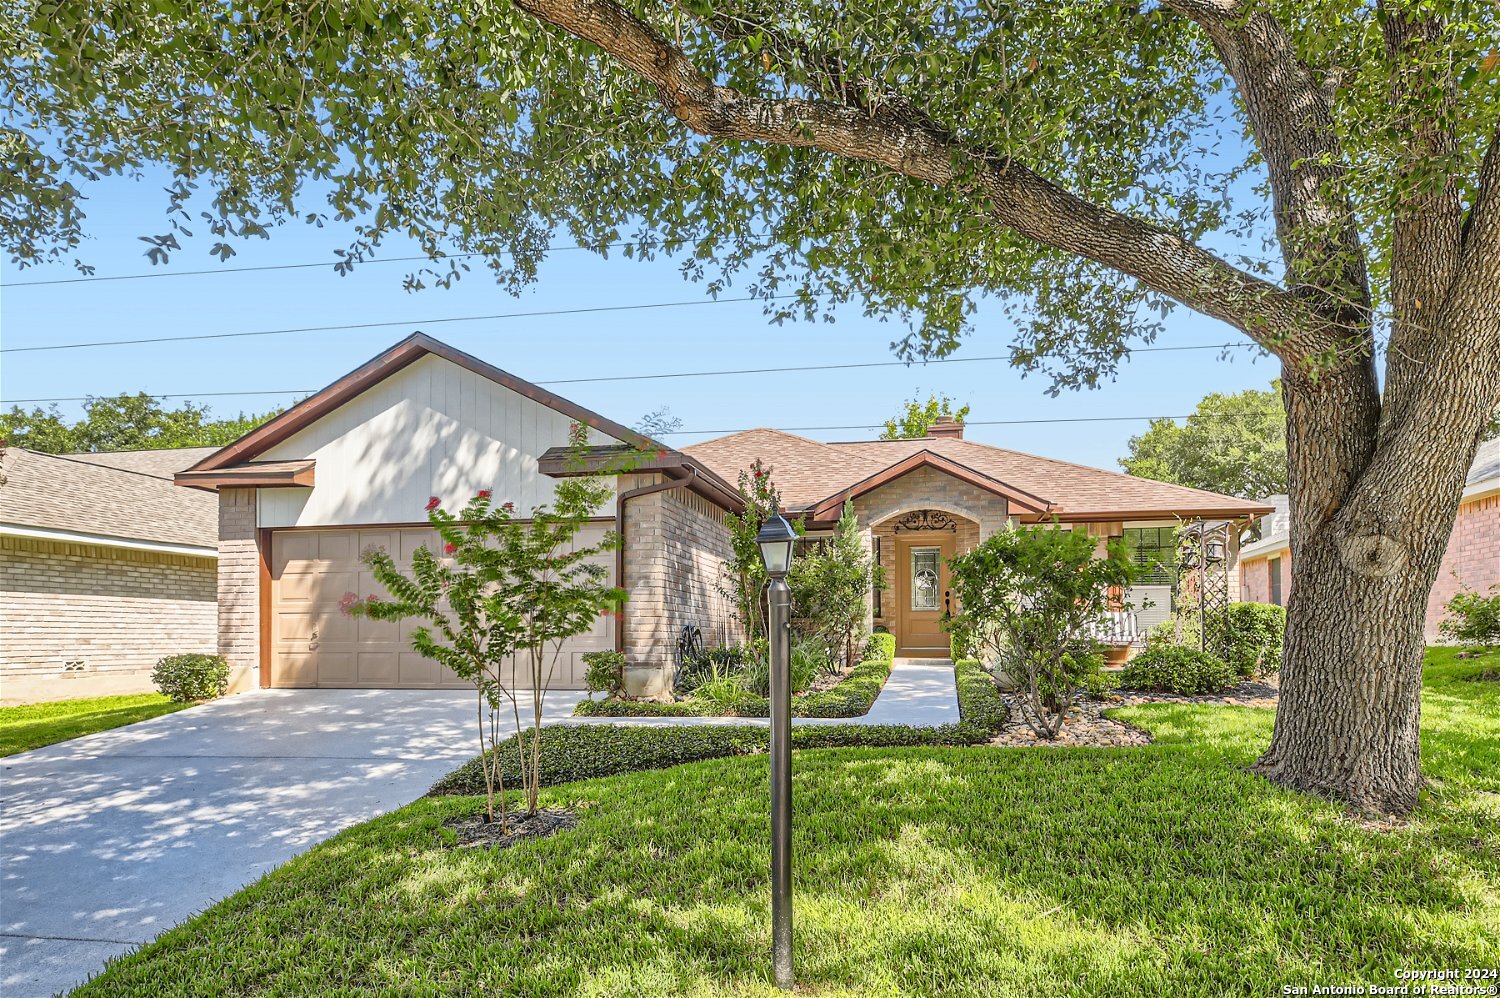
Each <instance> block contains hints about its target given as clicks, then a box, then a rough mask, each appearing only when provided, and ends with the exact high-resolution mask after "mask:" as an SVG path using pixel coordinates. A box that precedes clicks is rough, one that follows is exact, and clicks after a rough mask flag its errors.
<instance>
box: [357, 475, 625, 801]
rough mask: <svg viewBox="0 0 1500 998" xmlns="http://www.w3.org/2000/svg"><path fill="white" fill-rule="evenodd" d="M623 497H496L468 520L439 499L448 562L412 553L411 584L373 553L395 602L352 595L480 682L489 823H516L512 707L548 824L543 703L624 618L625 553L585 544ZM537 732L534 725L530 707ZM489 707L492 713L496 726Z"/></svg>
mask: <svg viewBox="0 0 1500 998" xmlns="http://www.w3.org/2000/svg"><path fill="white" fill-rule="evenodd" d="M610 494H611V491H610V488H609V485H608V484H607V482H606V480H605V479H602V478H584V477H578V478H566V479H563V480H561V481H560V482H559V483H558V484H557V486H556V488H555V490H554V496H553V501H552V503H551V504H550V505H540V506H535V507H533V508H532V510H531V513H530V516H529V517H528V518H525V519H522V518H518V517H517V516H516V515H515V508H514V506H513V505H512V504H511V503H508V502H507V503H503V504H500V505H495V504H494V502H493V501H492V499H491V495H490V493H489V492H488V491H482V492H480V493H479V494H478V495H476V496H474V498H472V499H470V500H469V501H468V502H467V503H466V504H465V505H464V507H463V508H462V509H461V510H459V511H458V512H457V513H453V512H450V511H449V510H447V509H445V508H444V507H443V505H442V502H441V500H439V499H438V497H436V496H433V497H432V498H431V499H429V500H428V502H427V518H428V521H429V522H430V523H431V524H432V526H433V529H434V530H436V531H437V534H438V538H439V540H440V541H441V542H442V554H441V555H439V554H437V553H435V552H433V551H432V550H430V549H428V548H427V547H426V546H425V545H424V546H422V547H419V548H418V549H417V550H416V551H415V552H413V554H412V558H411V563H410V565H409V574H408V573H406V572H403V571H402V569H401V567H400V566H399V565H398V564H397V563H396V561H395V559H394V558H393V557H392V556H391V555H390V553H389V552H387V551H385V550H382V549H380V548H372V549H371V550H369V551H366V552H365V553H364V556H363V557H364V561H365V564H366V565H368V566H369V568H370V571H371V573H372V574H373V575H374V576H375V579H376V581H377V582H379V583H380V584H381V585H383V586H384V587H385V588H386V590H387V592H388V593H389V596H388V597H385V598H382V597H379V596H370V597H368V598H367V599H365V600H358V599H357V598H355V597H353V594H350V596H349V597H346V603H345V609H346V610H347V612H349V613H352V614H356V615H362V616H368V617H371V618H373V619H375V620H391V621H395V620H405V619H414V620H418V621H420V623H419V624H417V625H416V626H415V627H414V628H413V629H412V636H411V641H412V648H413V649H414V650H415V651H416V652H418V653H419V654H421V655H425V656H426V657H428V658H431V659H433V660H434V661H436V662H438V663H440V664H441V665H444V666H447V667H448V668H449V669H451V670H453V672H454V673H455V674H457V675H458V676H459V677H460V678H461V679H464V680H466V681H468V682H470V683H472V684H473V686H474V689H475V691H476V693H477V694H478V703H479V713H478V722H479V746H480V755H481V758H482V759H484V760H486V764H485V766H484V778H485V795H486V811H485V813H486V816H487V818H488V820H490V821H494V820H496V813H495V800H496V792H497V790H498V792H499V800H500V813H499V820H500V822H501V824H502V829H503V826H504V824H505V820H506V815H505V785H504V779H503V776H502V775H501V762H500V758H499V748H500V742H501V740H502V739H501V738H500V730H501V728H500V724H499V723H498V713H499V711H500V710H501V709H503V707H504V705H505V704H506V703H509V704H510V707H511V711H512V714H513V717H514V720H515V725H516V731H517V732H518V734H517V737H516V751H517V753H518V756H519V760H518V761H519V771H520V774H521V791H522V794H523V796H524V798H525V802H526V812H527V814H529V815H534V814H536V810H537V792H538V790H539V789H540V786H541V778H540V773H541V763H542V739H541V727H542V704H543V698H544V697H545V696H546V694H547V690H548V689H549V687H550V686H551V683H552V680H553V678H554V676H555V673H556V670H557V663H558V659H559V657H560V655H561V654H562V648H563V645H564V643H565V642H566V641H567V640H568V639H569V638H572V637H576V636H577V635H579V634H582V633H583V632H584V631H587V630H588V629H589V628H590V627H591V626H592V625H593V624H594V623H595V621H596V620H597V619H598V617H599V616H601V615H603V614H609V613H614V612H617V611H618V608H619V606H620V605H621V603H623V602H624V599H625V593H624V591H623V590H621V589H618V588H615V587H612V586H610V585H609V584H608V577H609V571H608V569H607V568H605V567H604V566H603V565H602V564H600V563H599V556H600V555H602V554H604V553H605V552H608V551H612V550H614V549H615V548H616V547H617V546H618V543H619V541H618V537H617V536H616V535H615V534H614V533H613V532H610V533H608V534H606V535H605V536H604V537H603V538H602V539H600V540H599V541H597V542H595V543H592V544H584V543H579V534H580V532H581V531H582V530H583V528H584V527H585V526H586V525H587V524H588V523H589V521H590V520H591V519H592V518H593V516H594V515H595V514H596V513H597V512H598V511H599V509H600V508H601V507H602V506H603V505H604V503H605V501H606V500H607V499H608V498H609V496H610ZM523 702H524V703H525V707H526V710H527V712H528V714H529V717H528V718H527V720H528V721H529V722H530V727H529V728H523V726H522V715H521V711H522V704H523ZM486 707H488V708H489V711H488V716H486Z"/></svg>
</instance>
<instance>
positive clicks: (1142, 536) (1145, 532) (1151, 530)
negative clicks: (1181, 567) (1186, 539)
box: [1125, 527, 1177, 586]
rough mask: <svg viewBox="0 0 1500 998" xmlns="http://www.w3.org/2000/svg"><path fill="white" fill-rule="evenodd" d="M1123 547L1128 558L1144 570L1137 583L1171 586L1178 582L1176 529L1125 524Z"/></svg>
mask: <svg viewBox="0 0 1500 998" xmlns="http://www.w3.org/2000/svg"><path fill="white" fill-rule="evenodd" d="M1125 546H1126V547H1127V548H1128V549H1129V550H1130V557H1131V558H1132V559H1134V560H1135V563H1136V564H1137V565H1140V566H1141V567H1142V568H1144V569H1145V570H1146V571H1145V572H1144V573H1143V574H1142V576H1141V580H1140V584H1141V585H1147V586H1170V585H1175V584H1176V583H1177V528H1175V527H1126V528H1125Z"/></svg>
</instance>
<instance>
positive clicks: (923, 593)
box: [911, 548, 943, 610]
mask: <svg viewBox="0 0 1500 998" xmlns="http://www.w3.org/2000/svg"><path fill="white" fill-rule="evenodd" d="M942 551H943V549H942V548H912V549H911V608H912V609H913V610H936V609H937V608H938V582H939V579H940V576H939V574H938V559H939V558H941V557H942Z"/></svg>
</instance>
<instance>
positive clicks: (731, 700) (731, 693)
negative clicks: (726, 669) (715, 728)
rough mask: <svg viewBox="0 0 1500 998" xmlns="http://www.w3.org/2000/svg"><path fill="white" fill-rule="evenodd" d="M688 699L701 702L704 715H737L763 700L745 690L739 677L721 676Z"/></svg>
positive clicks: (700, 687)
mask: <svg viewBox="0 0 1500 998" xmlns="http://www.w3.org/2000/svg"><path fill="white" fill-rule="evenodd" d="M690 699H692V700H697V701H699V702H701V703H702V705H703V713H705V714H737V713H740V712H741V709H742V708H744V707H745V706H747V705H751V704H755V703H756V702H757V701H761V700H762V699H763V698H761V697H757V696H756V695H755V694H754V693H752V692H751V691H750V690H748V689H746V688H745V685H744V683H743V682H742V681H741V680H740V677H739V676H721V677H719V678H718V679H710V680H709V681H708V682H706V683H704V684H703V685H701V686H699V687H698V688H697V689H696V690H694V691H693V695H692V697H691V698H690Z"/></svg>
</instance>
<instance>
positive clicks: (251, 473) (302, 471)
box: [172, 460, 316, 492]
mask: <svg viewBox="0 0 1500 998" xmlns="http://www.w3.org/2000/svg"><path fill="white" fill-rule="evenodd" d="M287 464H288V465H289V466H287V467H277V468H257V467H256V466H255V463H254V462H249V463H246V464H241V465H234V466H232V467H228V468H219V469H216V470H202V471H197V470H192V469H189V470H188V471H179V472H178V473H177V474H176V476H174V477H173V479H172V484H174V485H181V486H185V487H186V488H190V489H202V490H203V491H205V492H217V491H219V490H220V489H223V488H235V489H278V488H280V489H289V488H306V489H310V488H312V487H313V484H314V481H315V466H316V462H314V461H312V460H306V461H296V462H287Z"/></svg>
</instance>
